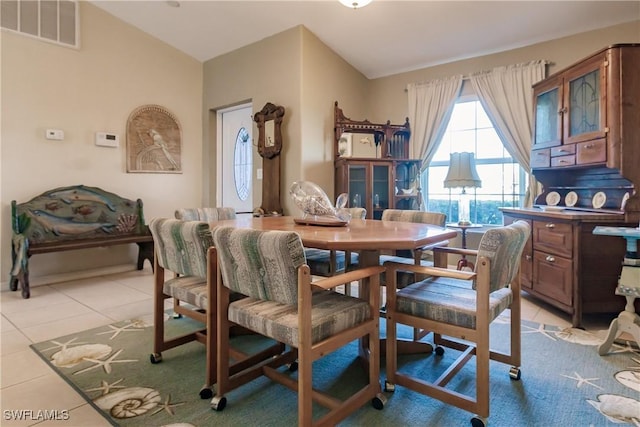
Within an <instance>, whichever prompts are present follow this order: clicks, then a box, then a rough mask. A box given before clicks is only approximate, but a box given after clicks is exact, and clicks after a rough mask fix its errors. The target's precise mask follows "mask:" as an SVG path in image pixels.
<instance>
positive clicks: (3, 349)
mask: <svg viewBox="0 0 640 427" xmlns="http://www.w3.org/2000/svg"><path fill="white" fill-rule="evenodd" d="M31 344H32V343H31V341H30V340H29V338H27V337H26V336H25V335H24V334H23V333H22V332H21V331H19V330H13V331H6V332H2V333H1V334H0V355H1V356H6V355H7V354H11V353H15V352H17V351H23V350H25V349H27V348H29V346H30V345H31Z"/></svg>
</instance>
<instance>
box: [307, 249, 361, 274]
mask: <svg viewBox="0 0 640 427" xmlns="http://www.w3.org/2000/svg"><path fill="white" fill-rule="evenodd" d="M350 254H351V265H352V266H353V265H356V264H358V254H357V253H354V252H351V253H350ZM304 255H305V256H306V258H307V265H308V266H309V268H310V269H311V274H314V275H316V276H332V275H333V274H335V273H336V272H339V271H344V269H345V260H346V256H345V253H344V252H343V251H336V265H335V272H332V271H331V264H330V263H329V259H330V258H329V257H330V255H329V251H328V250H326V249H315V248H306V249H305V250H304Z"/></svg>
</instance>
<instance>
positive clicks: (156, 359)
mask: <svg viewBox="0 0 640 427" xmlns="http://www.w3.org/2000/svg"><path fill="white" fill-rule="evenodd" d="M149 360H150V361H151V363H153V364H154V365H155V364H158V363H160V362H162V354H160V353H151V354H150V355H149Z"/></svg>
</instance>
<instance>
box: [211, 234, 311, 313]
mask: <svg viewBox="0 0 640 427" xmlns="http://www.w3.org/2000/svg"><path fill="white" fill-rule="evenodd" d="M213 242H214V245H215V247H216V249H217V250H218V259H219V263H218V265H219V267H220V272H221V274H222V281H223V284H224V286H226V287H227V288H229V289H230V290H231V291H235V292H238V293H241V294H243V295H246V296H249V297H252V298H256V299H261V300H268V301H276V302H279V303H282V304H289V305H297V304H298V267H300V266H301V265H304V264H305V256H304V248H303V247H302V240H300V236H299V235H298V234H297V233H295V232H290V231H260V230H249V229H241V228H234V227H217V228H215V229H214V230H213Z"/></svg>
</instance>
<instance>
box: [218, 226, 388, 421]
mask: <svg viewBox="0 0 640 427" xmlns="http://www.w3.org/2000/svg"><path fill="white" fill-rule="evenodd" d="M213 240H214V245H215V248H216V249H215V251H216V252H217V256H218V268H219V274H218V281H217V290H218V300H217V303H218V307H217V308H218V309H217V325H218V332H217V337H218V374H217V378H218V383H217V386H216V395H215V396H214V398H213V399H212V401H211V406H212V408H214V409H216V410H217V411H221V410H223V409H224V408H225V406H226V403H227V397H226V394H227V393H229V392H231V391H232V390H234V389H238V388H239V387H241V386H242V385H244V384H246V383H248V382H250V381H252V380H253V379H256V378H258V377H260V376H262V375H265V376H267V377H268V378H270V379H271V380H273V381H276V382H279V383H281V384H283V385H285V386H287V387H289V388H291V389H292V390H293V391H297V394H298V425H299V426H311V425H336V424H337V423H338V422H339V421H341V420H342V419H344V418H346V417H347V416H348V415H349V414H350V413H352V412H354V411H355V410H357V409H359V408H360V407H362V406H363V405H364V404H365V403H367V402H369V401H370V402H371V403H372V404H373V406H374V407H376V408H377V409H382V408H383V406H384V401H385V400H386V399H385V398H384V396H383V395H382V394H381V393H380V391H381V388H380V383H379V378H378V377H379V373H380V366H379V364H380V344H379V336H378V328H379V314H378V307H379V302H380V292H373V291H372V292H370V293H369V296H368V299H367V300H363V299H359V298H355V297H352V296H348V295H344V294H341V293H338V292H335V291H334V289H335V287H337V286H339V285H342V284H344V283H347V282H351V281H354V280H361V279H365V278H369V279H370V285H371V287H372V289H373V288H376V290H377V285H378V280H379V276H380V272H381V271H382V270H383V267H380V266H373V267H368V268H364V269H359V270H354V271H350V272H347V273H344V274H339V275H336V276H332V277H327V278H322V279H320V280H317V281H315V282H312V281H311V272H310V270H309V266H308V265H306V263H305V262H306V261H305V256H304V248H303V246H302V241H301V239H300V236H299V235H298V234H297V233H295V232H292V231H264V230H251V229H239V228H233V227H218V228H216V229H214V230H213ZM230 292H238V293H241V294H243V295H246V296H247V298H243V299H240V300H238V301H235V302H231V301H230V299H229V294H230ZM230 323H234V324H238V325H241V326H244V327H245V328H247V329H250V330H253V331H255V332H257V333H259V334H262V335H264V336H265V337H268V338H272V339H274V340H276V341H280V342H283V343H285V344H287V346H288V348H289V351H288V352H287V353H285V354H284V355H281V356H278V357H276V358H274V359H273V360H272V361H270V362H269V363H268V364H261V365H256V366H254V367H253V368H248V369H247V370H245V371H243V372H241V373H240V374H238V375H233V374H231V373H230V372H229V369H228V366H227V362H228V360H229V354H228V351H227V350H228V348H229V341H228V334H227V333H225V332H226V330H227V328H228V326H229V324H230ZM357 339H363V340H365V341H364V342H366V343H367V346H368V347H367V353H368V355H369V360H368V363H367V365H368V375H367V377H368V381H367V383H366V384H365V385H363V386H362V387H361V388H360V389H359V390H358V391H356V392H355V393H354V394H353V395H351V397H349V398H347V399H346V400H340V399H338V398H337V397H335V396H329V395H328V394H327V393H326V392H325V391H323V390H317V389H314V388H313V371H312V367H313V362H314V361H315V360H317V359H320V358H321V357H324V356H325V355H327V354H329V353H331V352H333V351H335V350H337V349H339V348H341V347H344V346H346V345H348V344H349V343H352V342H353V341H354V340H357ZM356 352H357V350H356V348H355V347H354V353H356ZM354 355H355V354H354ZM296 359H297V364H296V363H295V362H296ZM285 365H289V371H290V370H291V369H295V368H296V367H297V369H299V372H298V376H297V380H296V379H295V378H292V377H291V375H288V371H282V370H279V369H278V368H281V367H283V366H285ZM334 368H335V373H336V375H339V373H340V366H335V367H334ZM342 368H343V369H349V368H348V367H342ZM241 396H242V395H241V394H239V393H236V394H235V396H234V397H235V398H241ZM313 402H316V403H319V404H320V405H322V406H325V407H327V408H328V409H329V411H328V412H326V413H323V415H321V416H320V417H316V419H314V418H313V413H312V404H313Z"/></svg>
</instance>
